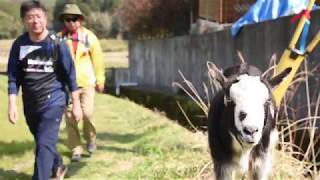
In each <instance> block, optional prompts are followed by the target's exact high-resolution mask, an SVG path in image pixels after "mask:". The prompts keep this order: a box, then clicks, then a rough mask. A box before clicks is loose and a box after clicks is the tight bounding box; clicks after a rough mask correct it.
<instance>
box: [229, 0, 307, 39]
mask: <svg viewBox="0 0 320 180" xmlns="http://www.w3.org/2000/svg"><path fill="white" fill-rule="evenodd" d="M308 2H309V0H257V2H256V3H255V4H253V5H252V6H251V7H250V9H249V10H248V11H247V13H246V14H245V15H244V16H242V17H241V18H240V19H239V20H238V21H237V22H235V23H234V24H233V25H232V28H231V34H232V35H233V36H236V35H237V34H238V32H239V30H240V29H241V27H242V26H244V25H246V24H253V23H256V22H261V21H266V20H271V19H276V18H278V17H282V16H288V15H291V14H298V13H300V12H301V11H302V10H303V9H306V7H307V5H308Z"/></svg>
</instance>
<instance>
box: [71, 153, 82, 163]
mask: <svg viewBox="0 0 320 180" xmlns="http://www.w3.org/2000/svg"><path fill="white" fill-rule="evenodd" d="M80 160H81V154H72V156H71V161H72V162H79V161H80Z"/></svg>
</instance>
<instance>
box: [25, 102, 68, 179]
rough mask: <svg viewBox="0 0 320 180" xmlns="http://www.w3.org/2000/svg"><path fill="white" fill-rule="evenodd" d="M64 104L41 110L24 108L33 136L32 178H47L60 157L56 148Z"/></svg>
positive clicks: (59, 162) (57, 164)
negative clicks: (33, 159)
mask: <svg viewBox="0 0 320 180" xmlns="http://www.w3.org/2000/svg"><path fill="white" fill-rule="evenodd" d="M64 110H65V107H64V106H54V107H48V108H46V109H44V110H41V111H36V110H32V108H28V107H27V108H24V114H25V117H26V121H27V124H28V127H29V129H30V131H31V133H32V135H33V137H34V140H35V143H36V148H35V164H34V173H33V177H32V180H48V179H49V178H50V176H51V175H52V172H54V171H55V170H56V169H57V168H58V167H59V166H60V165H62V159H61V157H60V155H59V154H58V152H57V150H56V144H57V141H58V133H59V128H60V123H61V119H62V114H63V112H64Z"/></svg>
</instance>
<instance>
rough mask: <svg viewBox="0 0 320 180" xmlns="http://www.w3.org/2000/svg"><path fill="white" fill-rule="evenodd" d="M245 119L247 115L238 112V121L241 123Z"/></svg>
mask: <svg viewBox="0 0 320 180" xmlns="http://www.w3.org/2000/svg"><path fill="white" fill-rule="evenodd" d="M246 117H247V113H245V112H243V111H240V113H239V120H240V121H243V120H244V119H245V118H246Z"/></svg>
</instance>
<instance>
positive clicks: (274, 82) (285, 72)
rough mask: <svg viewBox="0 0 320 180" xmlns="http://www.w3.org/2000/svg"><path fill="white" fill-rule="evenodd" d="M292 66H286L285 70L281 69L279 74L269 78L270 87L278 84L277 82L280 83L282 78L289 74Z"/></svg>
mask: <svg viewBox="0 0 320 180" xmlns="http://www.w3.org/2000/svg"><path fill="white" fill-rule="evenodd" d="M291 70H292V68H291V67H289V68H286V69H285V70H283V71H282V72H281V73H280V74H278V75H276V76H275V77H273V78H271V79H270V80H269V84H270V86H271V87H272V88H274V87H276V86H278V85H279V84H281V83H282V82H283V81H284V79H285V78H286V77H287V76H288V75H289V74H290V72H291Z"/></svg>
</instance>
